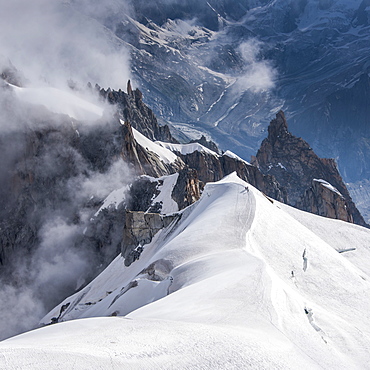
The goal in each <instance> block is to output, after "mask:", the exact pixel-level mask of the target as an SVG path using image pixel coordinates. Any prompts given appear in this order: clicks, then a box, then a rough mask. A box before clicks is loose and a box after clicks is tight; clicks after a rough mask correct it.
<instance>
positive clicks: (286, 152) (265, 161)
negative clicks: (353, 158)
mask: <svg viewBox="0 0 370 370" xmlns="http://www.w3.org/2000/svg"><path fill="white" fill-rule="evenodd" d="M252 162H253V163H254V164H255V165H256V166H258V168H259V169H260V170H261V171H262V172H263V173H264V174H271V175H273V176H274V177H275V178H276V179H277V181H278V182H279V183H280V184H283V185H284V187H285V188H286V190H287V203H288V204H290V205H293V206H296V207H303V204H305V206H304V207H303V208H304V209H305V210H307V211H310V212H313V213H317V212H318V209H320V211H321V212H323V211H324V209H327V208H325V207H324V208H323V207H319V208H317V207H316V206H313V203H312V202H311V201H305V202H303V203H302V202H301V198H302V196H303V195H304V193H305V192H306V190H308V189H310V188H311V186H312V181H313V180H314V179H324V180H325V181H327V182H329V183H330V184H331V185H332V186H334V187H335V188H336V189H338V191H339V192H340V193H341V194H342V196H343V198H344V201H345V204H344V203H343V206H344V205H345V206H346V208H347V210H348V212H349V214H350V215H351V216H350V220H353V222H355V223H357V224H359V225H362V226H365V225H366V223H365V221H364V219H363V217H362V216H361V214H360V212H359V211H358V210H357V208H356V206H355V204H354V203H353V202H352V199H351V197H350V195H349V192H348V190H347V188H346V186H345V184H344V182H343V180H342V177H341V176H340V174H339V172H338V169H337V166H336V163H335V161H334V159H327V158H319V157H318V156H317V155H316V154H315V153H314V151H313V150H312V148H311V147H310V146H309V144H308V143H307V142H306V141H304V140H303V139H301V138H298V137H296V136H294V135H292V134H291V133H290V132H289V130H288V124H287V122H286V119H285V115H284V113H283V112H282V111H280V112H278V113H277V115H276V118H275V119H274V120H272V121H271V123H270V126H269V127H268V137H267V138H266V139H264V140H263V142H262V144H261V148H260V149H259V150H258V152H257V155H256V157H255V158H254V159H252ZM315 189H316V188H315ZM316 190H317V189H316ZM316 190H314V192H313V193H312V196H313V194H314V193H315V194H316V195H318V194H319V193H320V194H322V192H317V191H316ZM309 193H310V192H308V193H307V194H309ZM306 198H307V195H306ZM309 198H311V199H313V198H312V197H309ZM322 202H323V204H324V203H326V201H325V200H324V199H323V200H322ZM316 203H317V202H316ZM309 204H312V206H313V208H312V209H309V208H308V205H309ZM327 211H328V212H329V209H327ZM329 214H331V215H332V214H333V213H332V212H331V211H330V212H329V213H328V214H322V215H325V216H328V217H329ZM336 215H337V216H340V217H343V218H341V219H345V220H346V221H347V220H348V217H347V211H346V210H343V212H340V211H339V210H338V209H337V211H336Z"/></svg>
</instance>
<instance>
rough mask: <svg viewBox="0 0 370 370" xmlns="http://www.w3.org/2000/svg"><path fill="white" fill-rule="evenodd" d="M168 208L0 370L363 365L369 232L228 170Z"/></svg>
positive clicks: (367, 341)
mask: <svg viewBox="0 0 370 370" xmlns="http://www.w3.org/2000/svg"><path fill="white" fill-rule="evenodd" d="M179 213H180V215H181V217H179V218H178V219H176V220H174V221H173V222H172V224H170V225H169V226H168V227H167V228H165V229H163V230H162V231H160V232H159V233H157V234H156V236H155V237H154V238H153V240H152V242H151V243H150V244H147V245H144V251H143V253H142V254H141V256H140V259H139V260H138V261H135V262H134V263H133V264H132V265H131V266H130V267H125V266H124V263H123V262H124V261H123V259H122V257H121V256H118V257H117V258H116V259H115V260H114V261H113V262H112V263H111V265H110V266H108V267H107V269H106V270H105V271H103V272H102V274H101V275H99V276H98V277H97V278H96V279H95V280H94V281H92V282H91V283H90V284H89V285H88V286H86V287H85V288H84V289H82V290H81V291H80V292H78V293H76V294H75V295H73V296H71V297H69V298H67V299H66V300H65V301H64V302H62V303H61V304H60V305H59V306H57V307H56V308H55V309H53V310H52V311H51V312H50V313H49V314H48V315H46V316H45V317H44V319H43V320H42V322H43V323H44V324H48V323H50V322H51V321H52V318H58V319H59V321H65V322H60V323H58V324H54V325H50V326H46V327H44V328H41V329H37V330H34V331H31V332H28V333H25V334H22V335H19V336H16V337H13V338H11V339H8V340H6V341H3V342H1V343H0V368H6V369H35V368H37V369H58V368H59V369H62V368H63V369H65V368H74V369H88V368H89V369H90V368H92V369H169V368H174V369H183V368H186V369H244V368H249V367H250V368H252V369H365V368H369V363H370V311H369V308H368V305H369V302H370V284H369V281H370V277H369V268H370V264H369V261H370V230H367V229H364V228H361V227H359V226H355V225H352V224H348V223H345V222H342V221H337V220H330V219H325V218H322V217H319V216H315V215H312V214H308V213H305V212H302V211H298V210H295V209H292V208H291V207H289V206H286V205H283V204H281V203H279V202H277V201H273V200H271V199H269V198H267V197H266V196H264V195H263V194H262V193H261V192H259V191H258V190H256V189H255V188H253V187H252V186H251V185H249V184H247V183H245V182H243V181H242V180H240V179H239V178H238V177H237V176H236V175H235V174H232V175H229V176H228V177H226V178H225V179H223V180H221V181H219V182H217V183H209V184H207V185H206V187H205V189H204V192H203V194H202V197H201V199H200V200H199V201H198V202H196V203H195V204H193V205H191V206H189V207H188V208H186V209H185V210H183V211H181V212H179ZM343 236H344V237H343ZM108 316H113V317H108ZM115 316H118V317H115ZM120 316H125V317H120ZM54 320H55V319H54ZM69 320H72V321H69Z"/></svg>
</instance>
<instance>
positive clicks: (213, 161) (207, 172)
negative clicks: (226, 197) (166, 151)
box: [176, 151, 286, 202]
mask: <svg viewBox="0 0 370 370" xmlns="http://www.w3.org/2000/svg"><path fill="white" fill-rule="evenodd" d="M176 154H177V155H178V156H179V157H181V159H182V160H183V161H184V162H185V163H186V165H187V166H189V167H190V168H193V169H195V170H196V171H197V174H198V179H199V181H201V186H203V185H204V184H205V183H207V182H215V181H219V180H221V179H222V178H223V177H225V176H227V175H229V174H231V173H232V172H236V173H237V175H238V176H239V177H240V178H241V179H243V180H244V181H246V182H248V183H250V184H251V185H253V186H255V187H256V188H257V189H258V190H260V191H262V192H264V193H265V194H266V195H268V196H269V197H272V198H274V199H276V200H279V201H281V202H286V191H285V189H284V187H282V186H281V185H280V184H279V183H278V182H277V181H276V179H275V178H274V177H273V176H271V175H269V174H268V175H264V174H263V173H262V172H261V171H260V170H259V169H258V168H257V167H256V166H253V165H250V164H249V163H247V162H245V161H243V160H239V159H236V158H232V157H229V156H228V155H222V156H219V155H213V154H209V153H205V152H200V151H194V152H193V153H190V154H186V155H182V154H181V153H176Z"/></svg>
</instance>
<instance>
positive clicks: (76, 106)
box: [8, 84, 104, 121]
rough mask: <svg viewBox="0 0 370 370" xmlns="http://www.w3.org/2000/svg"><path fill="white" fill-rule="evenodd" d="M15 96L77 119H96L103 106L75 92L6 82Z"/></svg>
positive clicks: (100, 116) (100, 113)
mask: <svg viewBox="0 0 370 370" xmlns="http://www.w3.org/2000/svg"><path fill="white" fill-rule="evenodd" d="M8 85H9V86H10V87H11V88H12V90H13V91H14V93H15V95H16V96H17V98H18V99H19V100H21V101H23V102H25V103H29V104H33V105H40V106H44V107H45V108H46V109H48V110H49V111H50V112H53V113H57V114H67V115H68V116H70V117H72V118H74V119H77V120H82V121H84V120H86V121H96V120H97V119H99V118H102V116H103V113H104V107H101V106H98V105H95V104H93V103H91V102H89V101H87V100H85V99H83V98H81V97H79V96H77V95H76V94H74V93H72V92H69V91H63V90H59V89H56V88H54V87H39V88H37V87H18V86H14V85H11V84H8Z"/></svg>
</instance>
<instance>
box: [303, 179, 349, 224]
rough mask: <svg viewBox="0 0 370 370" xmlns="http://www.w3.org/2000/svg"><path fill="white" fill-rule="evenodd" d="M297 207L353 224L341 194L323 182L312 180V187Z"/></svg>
mask: <svg viewBox="0 0 370 370" xmlns="http://www.w3.org/2000/svg"><path fill="white" fill-rule="evenodd" d="M297 207H298V208H300V209H302V210H304V211H308V212H311V213H316V214H318V215H320V216H325V217H329V218H335V219H338V220H343V221H347V222H352V223H353V216H352V214H351V213H350V210H349V209H348V208H347V204H346V200H345V199H344V197H343V196H342V194H340V193H339V191H338V190H337V189H335V188H334V187H333V186H332V185H331V184H329V183H328V182H326V181H324V180H317V179H314V180H313V181H312V186H311V187H310V188H309V189H307V190H306V191H305V193H304V194H303V196H302V198H301V200H300V201H299V202H298V203H297Z"/></svg>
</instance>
